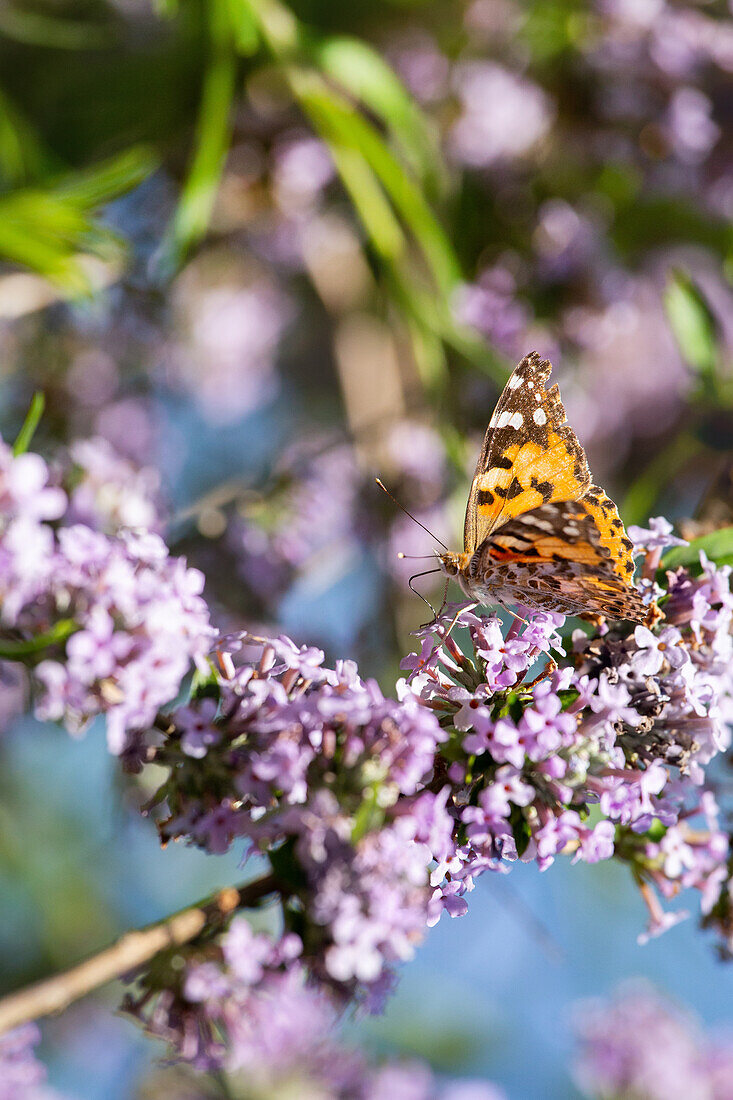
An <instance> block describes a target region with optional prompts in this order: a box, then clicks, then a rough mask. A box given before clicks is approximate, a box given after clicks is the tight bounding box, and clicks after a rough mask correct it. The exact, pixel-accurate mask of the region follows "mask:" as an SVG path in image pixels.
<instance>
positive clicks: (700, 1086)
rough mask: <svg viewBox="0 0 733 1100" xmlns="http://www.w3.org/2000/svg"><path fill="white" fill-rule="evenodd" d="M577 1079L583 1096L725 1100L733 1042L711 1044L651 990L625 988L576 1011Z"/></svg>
mask: <svg viewBox="0 0 733 1100" xmlns="http://www.w3.org/2000/svg"><path fill="white" fill-rule="evenodd" d="M576 1031H577V1034H578V1038H579V1043H580V1056H579V1058H578V1060H577V1064H576V1079H577V1082H578V1085H579V1086H580V1088H581V1089H582V1091H583V1093H584V1095H586V1096H588V1097H605V1096H619V1097H621V1096H629V1097H631V1096H633V1097H635V1098H638V1100H690V1098H691V1097H700V1098H701V1100H702V1098H703V1097H704V1098H705V1100H727V1098H728V1097H729V1096H730V1070H731V1066H732V1065H733V1042H732V1041H731V1038H730V1037H726V1038H725V1039H723V1038H721V1039H712V1038H710V1037H709V1036H707V1035H705V1034H704V1033H703V1032H702V1030H701V1028H700V1024H699V1022H698V1021H697V1020H695V1019H694V1018H692V1017H691V1016H689V1015H688V1014H687V1013H685V1012H683V1011H682V1010H681V1009H680V1008H678V1007H677V1006H676V1005H674V1004H672V1003H670V1002H668V1001H665V1000H664V999H663V998H662V997H661V996H660V994H658V993H657V992H656V991H655V990H654V989H653V988H651V987H649V986H647V985H645V984H641V983H636V984H630V985H627V986H625V987H621V989H620V990H619V991H618V992H617V994H616V995H615V997H614V998H613V999H612V1000H611V1001H610V1002H604V1001H600V1000H596V1001H589V1002H587V1003H585V1004H583V1005H581V1006H579V1007H578V1014H577V1023H576Z"/></svg>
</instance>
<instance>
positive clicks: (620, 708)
mask: <svg viewBox="0 0 733 1100" xmlns="http://www.w3.org/2000/svg"><path fill="white" fill-rule="evenodd" d="M638 534H639V537H640V538H641V539H643V540H645V544H646V545H647V546H649V548H650V549H649V560H650V562H651V565H652V567H653V568H655V567H656V563H658V553H661V540H666V541H669V534H668V533H667V531H666V530H663V529H662V525H661V521H657V523H656V525H655V527H654V529H653V530H652V531H650V532H644V533H642V532H638ZM678 541H679V540H678ZM648 571H649V570H648V569H647V572H648ZM652 571H653V569H652ZM729 575H730V569H729V568H728V567H721V568H716V567H715V566H713V565H712V564H711V563H709V562H707V561H706V560H704V561H703V567H702V572H701V574H700V576H699V577H697V578H693V577H692V576H691V575H690V574H689V573H687V572H686V571H683V570H680V571H678V572H677V573H676V574H673V575H670V577H669V594H668V596H666V597H665V602H664V611H665V613H666V618H665V619H664V621H663V623H662V625H661V627H660V628H657V629H656V631H652V630H650V629H649V628H647V627H645V626H637V627H636V629H635V630H634V632H633V633H631V634H628V633H627V632H625V631H623V630H612V631H609V630H608V629H607V628H604V629H603V630H602V631H600V632H598V633H597V634H593V635H588V634H586V633H585V632H584V631H577V632H576V633H575V634H574V635H573V655H572V656H573V663H572V664H568V665H566V666H565V667H563V668H561V669H559V670H556V671H554V672H552V673H551V674H549V675H546V677H545V678H544V679H543V680H542V681H541V682H540V683H538V684H537V685H536V686H535V687H534V689H533V690H532V691H531V692H530V690H529V689H527V688H525V687H524V686H523V682H524V678H525V676H526V674H527V673H528V671H529V669H530V668H531V666H532V665H533V663H534V661H535V660H536V658H537V656H538V655H539V654H540V653H543V652H544V653H549V652H550V651H551V650H552V651H553V652H555V653H557V654H562V653H563V650H562V648H561V645H560V640H559V636H558V635H557V634H556V630H557V628H558V627H559V626H561V625H562V618H561V617H560V616H548V615H531V616H529V618H528V619H527V620H526V625H525V626H524V629H521V627H520V620H517V621H516V622H515V625H514V626H513V627H512V628H511V629H510V631H509V633H508V634H507V636H506V637H504V636H503V633H502V630H501V626H500V623H499V621H498V619H497V618H495V617H493V618H486V617H478V616H476V615H475V614H474V613H473V612H472V611H470V610H461V609H460V608H458V609H456V608H449V609H448V610H447V611H446V613H445V614H444V615H443V616H442V618H441V619H440V621H439V622H438V623H437V624H436V625H434V626H431V628H429V631H432V633H430V632H429V631H427V632H424V633H425V634H426V636H425V638H424V640H423V646H422V651H421V653H420V654H419V655H418V654H413V655H412V656H411V657H410V658H408V659H406V661H404V662H403V667H404V668H407V669H408V670H409V676H408V684H409V687H410V689H411V690H412V691H414V692H415V693H416V694H417V695H418V696H419V698H420V699H421V701H422V702H423V703H425V704H426V705H428V706H430V707H432V708H433V709H434V710H435V712H436V713H437V714H439V715H440V716H441V722H442V724H443V725H445V726H447V727H449V728H450V727H452V728H453V731H454V732H453V734H452V735H451V737H450V741H449V745H448V746H447V748H444V749H443V750H442V751H443V753H444V755H445V756H446V757H447V758H448V759H449V761H450V764H449V767H448V773H447V774H448V777H449V778H450V780H451V782H452V784H453V792H452V809H451V813H452V815H453V816H454V817H455V818H456V819H457V823H458V824H457V828H456V829H455V831H454V840H455V847H454V849H453V851H452V852H451V853H450V855H449V857H448V858H447V859H445V860H443V861H442V862H441V863H440V864H439V866H438V868H437V870H436V871H435V872H434V874H433V882H434V885H435V886H436V888H437V890H438V891H439V893H440V894H441V895H442V898H443V900H444V904H445V905H446V907H447V908H448V911H449V912H450V913H451V914H453V915H455V914H457V913H460V912H462V911H465V901H464V900H463V894H464V893H465V892H466V890H470V889H471V888H472V885H473V879H474V878H475V876H476V874H478V873H480V872H481V871H483V870H484V869H486V868H487V867H490V868H492V869H497V870H499V869H504V870H505V869H506V863H507V862H508V861H512V860H516V859H517V858H521V859H522V860H523V861H527V860H534V861H536V862H537V864H538V865H539V867H540V868H541V869H544V868H546V867H548V866H549V865H550V864H551V863H552V862H553V860H554V858H555V857H556V856H557V855H559V854H560V853H565V854H571V855H572V856H573V860H574V861H577V860H582V861H585V862H596V861H598V860H602V859H608V858H610V857H611V856H613V855H614V854H616V856H617V857H618V858H621V859H624V860H627V861H628V862H629V863H631V864H632V866H633V867H634V869H635V873H636V875H637V877H638V878H639V879H641V880H642V881H643V894H644V898H645V901H646V902H647V905H648V907H649V909H650V914H651V922H650V927H649V932H648V933H647V935H655V934H657V933H659V932H660V931H663V930H664V929H665V928H666V927H669V926H670V925H671V924H672V923H675V922H676V920H677V919H680V915H679V914H667V913H664V912H663V910H662V908H661V905H660V903H659V900H658V897H657V895H656V894H655V893H654V891H653V890H652V889H651V887H652V886H653V887H656V890H657V891H658V892H659V893H660V894H661V895H662V896H663V897H665V898H670V897H673V896H675V895H676V894H677V893H678V892H679V891H680V889H682V888H686V887H691V886H692V887H695V888H697V889H698V890H700V892H701V894H702V909H703V912H704V913H706V914H710V913H711V911H712V910H713V908H714V906H715V905H716V904H717V903H718V899H719V895H720V890H721V887H723V886H724V885H725V884H726V883H727V877H728V876H727V870H726V861H727V856H728V839H727V837H726V835H725V833H724V832H722V831H721V829H720V827H719V825H718V815H717V806H716V803H715V799H714V797H713V794H712V792H711V791H709V790H705V789H704V788H703V787H702V784H703V781H704V769H705V767H706V765H707V764H708V763H709V762H710V760H711V759H712V757H713V756H714V755H715V754H717V753H719V752H720V751H721V750H723V749H725V748H726V747H727V746H728V744H729V732H728V729H727V725H726V720H727V718H728V717H729V716H730V709H731V700H732V699H733V678H732V677H731V671H730V669H731V662H730V653H731V609H732V608H733V595H732V594H731V591H730V583H729ZM647 588H648V590H649V592H650V594H655V595H657V596H659V597H660V598H661V596H662V595H663V592H662V590H661V589H658V588H657V586H655V585H654V584H653V582H651V581H649V582H647ZM461 627H467V628H468V634H469V639H470V644H471V651H470V652H469V653H468V654H467V653H464V652H463V651H462V650H461V649H460V648H459V646H458V644H457V643H456V641H455V640H454V639H453V637H452V636H448V631H449V630H450V629H452V630H459V629H460V628H461Z"/></svg>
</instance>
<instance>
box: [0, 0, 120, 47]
mask: <svg viewBox="0 0 733 1100" xmlns="http://www.w3.org/2000/svg"><path fill="white" fill-rule="evenodd" d="M0 34H4V35H6V36H7V37H8V38H12V39H14V40H15V41H16V42H22V43H23V44H24V45H26V46H45V47H47V48H51V49H54V50H99V49H105V48H108V47H109V46H110V45H112V44H113V42H114V39H115V34H114V31H113V28H112V26H111V25H110V26H103V25H102V24H100V23H91V22H84V21H83V20H81V19H68V18H62V17H59V16H55V15H49V14H47V13H45V12H40V11H32V10H31V9H30V8H29V7H24V8H23V10H22V11H14V10H13V8H12V7H11V6H10V5H9V4H7V3H5V4H0Z"/></svg>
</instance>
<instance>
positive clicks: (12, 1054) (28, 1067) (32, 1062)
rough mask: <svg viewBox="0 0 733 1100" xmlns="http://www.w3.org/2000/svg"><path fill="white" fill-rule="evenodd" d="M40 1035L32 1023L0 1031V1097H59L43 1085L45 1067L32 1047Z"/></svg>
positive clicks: (42, 1099)
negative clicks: (11, 1029)
mask: <svg viewBox="0 0 733 1100" xmlns="http://www.w3.org/2000/svg"><path fill="white" fill-rule="evenodd" d="M40 1038H41V1033H40V1031H39V1030H38V1028H37V1027H36V1025H35V1024H25V1025H24V1026H23V1027H19V1028H16V1029H15V1030H14V1031H8V1032H6V1034H5V1035H0V1100H62V1097H61V1095H60V1094H59V1093H58V1092H56V1091H55V1090H54V1089H50V1088H48V1087H47V1085H46V1083H45V1082H46V1069H45V1066H43V1065H42V1064H41V1063H40V1062H39V1061H38V1059H37V1058H36V1055H35V1051H34V1049H33V1048H34V1047H35V1045H36V1043H38V1041H39V1040H40Z"/></svg>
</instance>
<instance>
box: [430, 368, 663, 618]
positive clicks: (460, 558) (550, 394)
mask: <svg viewBox="0 0 733 1100" xmlns="http://www.w3.org/2000/svg"><path fill="white" fill-rule="evenodd" d="M551 371H552V366H551V364H550V363H549V361H548V360H547V359H542V358H541V356H540V355H538V353H537V352H531V353H530V354H529V355H527V356H525V358H524V359H522V361H521V363H519V365H518V366H517V367H516V369H515V370H514V371H513V373H512V374H511V376H510V378H509V380H508V382H507V384H506V386H505V387H504V391H503V393H502V395H501V397H500V398H499V402H498V404H497V406H496V408H495V409H494V413H493V416H492V417H491V420H490V422H489V426H488V429H487V431H486V436H485V438H484V443H483V447H482V448H481V454H480V455H479V459H478V463H477V464H476V472H475V473H474V476H473V481H472V482H471V491H470V493H469V495H468V504H467V507H466V519H465V523H464V529H463V553H462V554H459V553H454V552H448V553H445V554H440V555H439V561H440V565H441V569H442V570H443V572H444V573H446V574H447V575H448V576H451V577H455V578H456V580H457V581H458V582H459V584H460V586H461V588H462V589H463V591H464V592H465V593H466V595H467V596H468V597H469V599H471V600H475V601H476V603H483V604H504V603H512V604H523V605H524V606H525V607H528V608H531V609H534V610H542V611H559V612H562V613H563V614H564V615H583V616H590V617H592V616H596V615H603V616H605V617H608V618H611V619H630V620H633V621H641V620H643V619H644V617H645V616H646V613H647V611H648V609H647V607H646V606H645V605H644V603H643V602H642V599H641V596H640V595H639V592H638V591H637V589H636V588H635V587H634V584H633V577H634V560H633V556H632V554H633V544H632V542H631V540H630V539H629V537H628V536H627V534H626V531H625V530H624V525H623V523H622V521H621V519H620V518H619V514H618V511H617V509H616V505H615V504H614V503H613V501H612V500H610V499H609V497H608V496H606V494H605V492H604V491H603V489H601V488H599V486H597V485H594V484H593V481H592V478H591V473H590V469H589V468H588V460H587V459H586V457H585V452H584V450H583V448H582V447H581V445H580V443H579V442H578V439H577V436H576V435H575V432H574V431H573V429H572V428H571V427H570V425H569V424H568V423H567V418H566V415H565V409H564V407H563V404H562V401H561V400H560V392H559V390H558V387H557V386H556V385H554V386H552V387H551V388H550V389H549V390H548V389H547V388H546V383H547V380H548V378H549V376H550V372H551Z"/></svg>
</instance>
